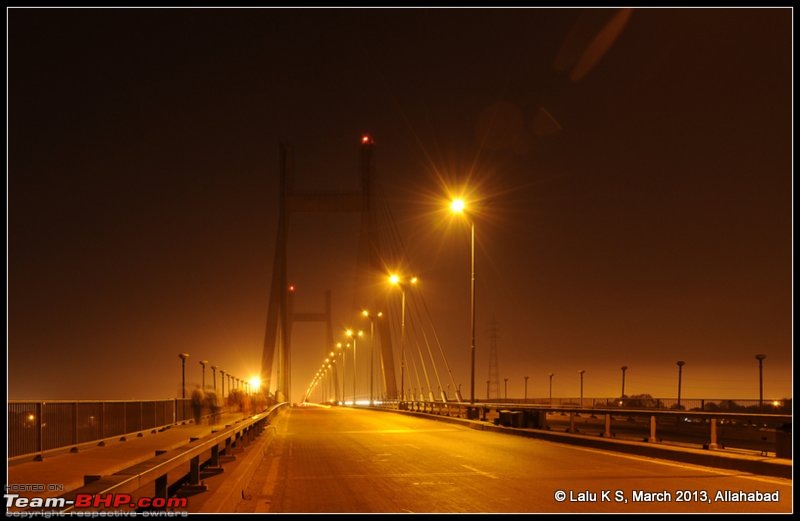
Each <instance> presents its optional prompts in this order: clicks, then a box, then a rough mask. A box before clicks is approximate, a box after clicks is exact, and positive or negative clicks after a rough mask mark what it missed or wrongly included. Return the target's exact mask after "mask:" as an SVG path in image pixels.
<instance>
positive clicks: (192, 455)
mask: <svg viewBox="0 0 800 521" xmlns="http://www.w3.org/2000/svg"><path fill="white" fill-rule="evenodd" d="M287 405H289V404H288V403H287V402H283V403H279V404H276V405H273V406H272V407H270V408H269V409H268V410H266V411H264V412H262V413H259V414H256V415H254V416H251V417H250V418H246V419H242V420H239V421H238V422H237V423H235V424H233V425H228V426H226V427H225V429H224V430H222V431H219V432H215V431H212V434H211V435H209V436H206V437H205V438H202V439H199V440H195V439H193V440H191V441H190V443H188V444H187V445H186V446H184V447H181V448H178V449H175V450H173V451H170V452H167V453H164V454H158V453H157V455H156V456H155V457H153V458H151V459H149V460H147V461H145V462H143V463H139V464H137V465H134V466H132V467H129V468H127V469H124V470H122V471H120V472H116V473H114V474H112V475H110V476H105V477H102V478H100V479H99V480H96V481H93V482H91V483H89V484H87V485H85V486H83V487H80V488H78V489H75V490H72V491H70V492H68V493H67V494H63V495H61V496H59V498H60V499H64V500H66V501H70V500H72V501H74V500H75V498H76V497H77V496H78V495H79V494H91V495H93V496H97V495H106V494H111V493H115V494H133V493H134V492H136V491H137V490H140V489H142V488H144V487H146V486H148V485H150V484H155V495H154V496H153V498H165V499H166V498H168V496H169V494H168V491H169V489H170V487H171V486H172V485H174V484H175V483H177V482H183V481H186V483H187V484H188V485H190V486H200V470H201V468H202V467H203V466H206V467H211V468H212V469H213V468H218V467H219V465H220V459H221V458H222V457H223V456H230V455H231V452H232V451H233V450H234V449H237V448H240V447H242V446H244V445H246V444H247V443H249V442H251V441H253V439H254V438H255V437H256V436H257V435H258V434H260V433H261V432H262V431H263V430H264V428H265V427H266V425H267V424H268V423H269V420H271V419H272V418H273V417H274V416H275V415H276V414H277V413H278V412H279V411H280V410H281V409H282V408H283V407H285V406H287ZM220 446H222V448H220ZM206 454H207V455H208V459H207V460H205V461H201V457H202V456H204V455H206ZM187 464H188V465H189V467H188V478H187V477H186V476H187V475H181V477H180V478H178V479H175V480H174V483H169V481H168V479H169V474H170V473H171V472H173V471H175V470H178V469H180V468H181V467H185V466H186V465H187ZM73 508H74V506H68V507H66V508H64V509H62V510H61V511H62V512H69V511H71V510H73Z"/></svg>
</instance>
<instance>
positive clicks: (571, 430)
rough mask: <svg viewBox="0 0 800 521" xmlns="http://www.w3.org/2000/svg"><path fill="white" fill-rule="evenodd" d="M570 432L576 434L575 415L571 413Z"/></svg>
mask: <svg viewBox="0 0 800 521" xmlns="http://www.w3.org/2000/svg"><path fill="white" fill-rule="evenodd" d="M569 432H575V413H574V412H572V411H570V412H569Z"/></svg>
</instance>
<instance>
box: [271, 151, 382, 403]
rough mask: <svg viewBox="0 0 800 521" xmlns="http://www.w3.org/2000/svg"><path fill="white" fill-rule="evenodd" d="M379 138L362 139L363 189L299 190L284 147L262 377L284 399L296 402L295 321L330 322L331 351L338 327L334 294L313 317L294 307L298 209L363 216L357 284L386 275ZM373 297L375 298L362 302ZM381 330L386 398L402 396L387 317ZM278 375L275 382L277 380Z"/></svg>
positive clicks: (374, 302) (289, 153) (379, 325)
mask: <svg viewBox="0 0 800 521" xmlns="http://www.w3.org/2000/svg"><path fill="white" fill-rule="evenodd" d="M373 152H374V142H373V141H372V138H371V137H369V136H363V137H362V138H361V146H360V170H361V190H360V192H355V193H310V192H302V191H298V190H295V189H294V160H293V155H292V149H291V147H290V146H288V145H285V144H281V145H280V155H279V159H280V184H279V203H278V232H277V239H276V242H275V257H274V261H273V267H272V281H271V285H270V293H269V304H268V307H267V320H266V331H265V334H264V350H263V355H262V359H261V381H262V382H264V386H265V388H266V389H267V390H271V389H272V388H273V386H274V388H275V397H276V399H278V400H279V401H291V345H292V342H291V337H292V323H293V322H295V321H308V320H311V319H312V318H313V319H314V320H317V319H319V320H321V321H327V322H328V335H327V336H329V337H330V338H329V339H327V340H328V342H329V344H328V349H329V348H330V347H331V346H332V345H333V331H332V328H331V324H330V292H328V293H327V297H326V298H327V308H326V313H325V314H324V315H325V316H323V315H319V316H314V317H310V316H308V314H302V315H295V314H294V311H293V293H294V288H293V287H291V286H290V285H289V276H288V268H289V260H288V258H287V246H288V240H289V224H290V218H291V216H292V214H295V213H318V214H329V213H341V212H358V213H360V214H361V229H360V238H359V248H358V267H357V279H358V280H359V284H357V287H359V288H365V287H370V286H369V285H365V284H361V283H360V282H361V281H363V280H365V279H368V280H372V279H374V278H375V277H376V276H382V275H383V272H384V270H385V268H384V263H383V260H382V259H383V256H382V252H381V246H380V245H381V241H380V232H381V226H380V224H379V223H380V221H379V218H378V207H377V205H376V204H375V202H376V201H375V196H374V182H373V181H374V153H373ZM363 298H369V299H370V300H369V301H367V300H363ZM363 298H362V300H361V302H362V303H363V304H364V305H371V306H373V309H380V308H383V309H385V308H386V302H380V303H379V302H378V301H377V297H376V296H375V295H372V296H371V297H370V296H364V297H363ZM376 332H377V334H378V336H379V338H380V345H381V352H380V355H381V357H380V359H381V362H382V363H381V368H382V371H383V381H384V382H385V386H386V394H387V397H388V398H390V399H392V398H396V397H397V383H396V378H395V369H394V357H393V355H392V352H393V351H392V339H391V336H390V328H389V324H388V321H379V322H378V323H377V324H376ZM273 373H275V381H274V382H273V381H272V376H273Z"/></svg>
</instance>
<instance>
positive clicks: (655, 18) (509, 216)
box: [7, 8, 792, 400]
mask: <svg viewBox="0 0 800 521" xmlns="http://www.w3.org/2000/svg"><path fill="white" fill-rule="evenodd" d="M7 16H8V59H9V65H8V88H9V94H8V114H9V117H8V134H9V138H8V170H7V174H8V175H7V180H8V201H7V204H8V206H7V208H8V309H9V311H8V324H9V329H8V344H7V345H8V391H9V397H10V398H12V399H55V398H62V399H129V398H137V399H139V398H143V399H144V398H171V397H174V396H176V395H179V393H180V391H179V388H180V361H179V359H178V357H177V354H178V353H179V352H183V351H185V352H188V353H190V355H191V358H190V359H189V363H188V369H189V371H188V380H189V382H191V383H192V384H196V383H197V382H199V379H200V366H199V365H198V364H197V361H199V360H202V359H207V360H209V361H210V363H212V364H216V365H217V366H219V367H221V368H223V369H225V370H226V371H229V372H231V373H233V374H235V375H237V376H241V377H249V376H251V375H254V374H257V373H258V372H259V370H260V364H261V353H262V345H263V341H264V326H265V320H266V313H267V303H268V296H269V288H270V281H271V274H272V259H273V253H274V248H275V237H276V230H277V218H278V209H277V205H278V172H279V161H278V146H279V144H280V143H288V144H290V145H292V146H293V148H294V153H295V161H296V176H297V183H298V186H299V187H301V188H302V189H306V190H310V191H313V190H316V191H321V192H324V191H355V190H356V189H357V188H358V175H359V171H358V157H359V156H358V155H359V139H360V136H361V135H362V134H363V133H365V132H368V133H370V134H371V135H372V137H373V138H374V140H375V143H376V144H375V159H376V171H377V176H378V183H379V185H380V187H381V190H382V193H383V194H384V195H385V196H386V200H387V204H388V205H389V207H390V208H391V210H392V213H393V214H394V216H395V219H396V221H397V224H398V226H399V229H400V232H401V234H402V237H403V242H404V243H405V245H406V248H407V253H408V257H409V262H410V263H411V264H412V265H413V269H414V270H415V273H416V274H417V275H419V276H420V279H421V281H422V282H423V286H422V287H421V291H424V294H425V298H426V301H427V302H428V304H429V306H430V310H431V315H432V317H433V319H434V321H435V322H436V324H437V332H438V334H439V336H440V338H441V340H442V343H443V345H444V349H445V350H446V352H447V355H448V360H449V362H450V363H451V365H452V367H453V372H454V376H455V379H456V381H457V382H459V383H463V390H464V391H465V395H468V392H466V391H467V390H468V387H469V345H470V334H469V249H468V246H469V237H468V227H467V226H466V225H463V226H460V227H459V226H444V225H443V224H442V222H441V218H442V216H441V213H437V212H436V211H435V210H436V209H437V204H439V203H438V202H437V198H438V197H444V196H446V188H445V185H448V186H450V187H452V189H453V190H456V189H458V187H465V186H468V187H469V190H472V191H473V195H474V196H475V197H476V198H478V199H479V200H480V206H479V209H480V211H479V213H478V214H476V216H475V219H476V233H477V243H478V245H477V259H476V263H477V295H478V298H477V345H478V347H477V353H478V354H477V369H476V373H477V376H476V380H477V383H476V395H477V397H479V398H481V397H483V396H484V395H485V380H486V378H487V374H488V345H489V340H488V331H489V322H490V320H491V319H492V317H495V319H496V323H497V327H498V331H499V335H498V339H497V349H498V358H499V376H500V379H501V382H502V379H503V378H504V377H508V378H509V395H511V396H521V395H522V386H523V376H526V375H527V376H530V381H529V395H530V396H538V397H543V396H546V395H547V374H548V373H551V372H552V373H555V377H554V381H553V395H554V396H577V395H578V392H579V389H578V386H579V376H578V370H580V369H586V374H585V376H584V378H585V380H584V385H585V390H584V394H585V396H600V397H613V396H617V395H618V394H619V387H620V366H622V365H626V366H628V367H629V369H628V372H627V381H626V392H627V394H638V393H650V394H652V395H653V396H659V397H674V396H675V395H676V386H677V367H676V365H675V362H676V361H677V360H685V361H686V366H685V367H684V368H683V388H682V395H683V397H684V398H740V399H747V398H758V363H757V361H756V360H755V358H754V355H755V354H756V353H764V354H766V355H767V358H766V360H765V361H764V394H765V398H769V399H772V398H784V397H790V396H791V384H792V369H791V367H792V319H791V308H792V285H791V281H792V170H791V157H792V156H791V154H792V146H791V132H792V119H791V115H792V114H791V101H792V100H791V95H792V90H791V86H792V55H791V29H792V25H791V24H792V12H791V10H790V9H785V8H781V9H634V10H633V11H632V12H631V11H620V10H616V9H604V10H584V9H538V8H536V9H449V8H448V9H10V10H8V11H7ZM442 204H445V203H444V202H443V203H442ZM462 224H463V223H462ZM358 231H359V218H358V216H357V215H346V214H343V215H341V216H326V217H324V218H319V217H316V216H306V215H298V216H296V217H295V218H293V220H292V224H291V228H290V239H289V258H290V268H289V269H290V279H291V281H292V282H293V283H294V284H296V285H297V288H298V289H297V297H296V308H298V310H301V311H321V310H322V309H323V305H324V297H323V292H324V290H325V289H327V288H330V289H331V290H332V291H333V305H334V310H333V311H334V321H335V326H336V327H337V328H339V326H341V327H344V326H345V325H348V324H351V323H352V321H353V320H354V317H353V316H352V314H351V312H350V310H351V308H352V306H353V305H354V303H353V298H354V297H353V295H354V291H353V285H354V284H355V280H356V276H355V265H356V250H357V245H358ZM323 333H324V326H322V325H302V324H301V325H296V326H295V329H294V351H293V354H292V360H293V373H292V380H293V391H292V395H293V398H294V399H295V400H298V399H300V397H301V396H302V394H303V390H304V389H305V387H306V385H307V384H308V382H309V380H310V379H311V377H312V375H313V372H314V371H315V370H316V368H317V367H318V365H319V363H320V362H321V358H322V357H323V355H324V352H325V350H326V346H325V339H324V335H323ZM208 377H209V378H210V375H209V376H208ZM501 385H502V384H501Z"/></svg>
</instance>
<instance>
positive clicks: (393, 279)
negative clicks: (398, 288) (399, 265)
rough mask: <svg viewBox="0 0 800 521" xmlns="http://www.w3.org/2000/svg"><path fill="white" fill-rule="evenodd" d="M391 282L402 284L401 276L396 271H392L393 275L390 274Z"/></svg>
mask: <svg viewBox="0 0 800 521" xmlns="http://www.w3.org/2000/svg"><path fill="white" fill-rule="evenodd" d="M389 282H391V283H392V284H395V285H397V284H400V276H399V275H397V274H395V273H392V274H391V275H389Z"/></svg>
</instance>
